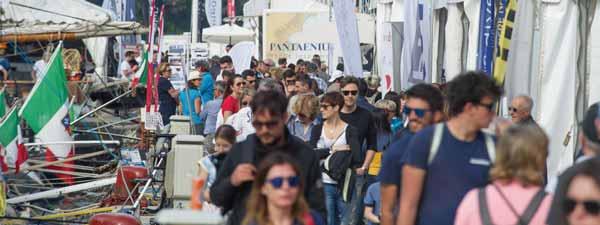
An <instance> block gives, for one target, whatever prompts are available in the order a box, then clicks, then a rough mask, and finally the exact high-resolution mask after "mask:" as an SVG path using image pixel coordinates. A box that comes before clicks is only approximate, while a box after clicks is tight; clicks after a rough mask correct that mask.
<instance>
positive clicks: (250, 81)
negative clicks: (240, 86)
mask: <svg viewBox="0 0 600 225" xmlns="http://www.w3.org/2000/svg"><path fill="white" fill-rule="evenodd" d="M254 82H256V80H249V81H248V83H249V84H254Z"/></svg>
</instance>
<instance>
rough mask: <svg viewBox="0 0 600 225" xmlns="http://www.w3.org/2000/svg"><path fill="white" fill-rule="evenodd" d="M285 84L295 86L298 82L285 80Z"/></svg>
mask: <svg viewBox="0 0 600 225" xmlns="http://www.w3.org/2000/svg"><path fill="white" fill-rule="evenodd" d="M285 82H286V83H287V85H294V84H296V80H285Z"/></svg>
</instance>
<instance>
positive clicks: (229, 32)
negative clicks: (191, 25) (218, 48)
mask: <svg viewBox="0 0 600 225" xmlns="http://www.w3.org/2000/svg"><path fill="white" fill-rule="evenodd" d="M202 40H203V41H204V42H208V43H221V44H236V43H238V42H242V41H254V31H251V30H248V29H246V28H243V27H240V26H238V25H235V24H233V25H230V24H225V25H222V26H215V27H209V28H205V29H203V30H202Z"/></svg>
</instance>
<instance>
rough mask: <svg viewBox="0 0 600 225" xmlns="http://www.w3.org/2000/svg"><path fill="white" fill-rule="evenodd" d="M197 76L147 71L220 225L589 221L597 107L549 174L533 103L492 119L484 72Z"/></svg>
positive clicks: (283, 66) (594, 215) (594, 198)
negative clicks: (400, 82)
mask: <svg viewBox="0 0 600 225" xmlns="http://www.w3.org/2000/svg"><path fill="white" fill-rule="evenodd" d="M195 67H196V70H195V71H192V72H191V73H190V74H189V75H188V76H187V79H188V85H187V87H186V89H185V90H183V91H181V92H179V91H176V90H175V89H174V88H173V86H172V85H171V84H170V82H169V80H168V78H169V76H170V69H169V67H168V65H167V64H164V65H160V66H159V67H158V68H159V73H160V75H161V78H160V80H159V84H158V92H159V100H160V112H161V115H162V117H163V121H164V122H165V123H166V124H168V123H169V117H170V116H172V115H174V114H176V113H177V111H179V113H181V114H183V115H188V116H190V118H191V121H192V123H193V124H194V126H193V129H192V132H193V133H194V134H201V135H206V136H207V137H208V138H207V139H206V140H207V141H206V143H205V144H206V145H207V146H212V147H208V148H207V149H208V153H209V155H207V156H206V157H205V158H203V159H202V160H201V161H200V162H199V166H200V168H201V174H200V176H201V177H202V178H203V179H205V180H206V181H207V182H206V185H205V188H204V192H203V194H202V201H203V202H204V204H205V206H210V207H205V210H209V209H212V210H219V211H220V212H222V213H223V214H224V215H227V224H231V225H234V224H235V225H237V224H245V225H255V224H256V225H263V224H272V225H292V224H327V225H340V224H344V225H347V224H352V225H360V224H382V225H392V224H395V225H415V224H418V225H431V224H434V225H444V224H485V225H489V224H522V225H525V224H572V225H579V224H581V225H584V224H600V158H598V157H596V156H597V154H598V153H600V110H599V109H598V105H599V103H596V104H594V105H593V106H592V107H590V108H589V109H588V111H587V113H586V117H585V120H584V121H582V122H581V124H580V125H581V130H582V132H581V134H580V137H579V142H580V144H581V146H582V150H581V153H580V154H579V156H578V157H577V159H576V162H577V163H576V164H575V165H574V166H573V167H572V168H569V169H567V170H566V171H565V172H563V173H562V174H561V175H560V176H555V175H549V174H547V172H546V168H547V165H546V158H547V156H548V154H549V152H548V143H549V140H548V137H547V135H546V134H545V132H544V130H543V129H542V128H540V127H539V126H538V125H537V124H536V122H535V120H534V119H533V117H532V115H531V111H532V109H533V106H534V104H533V100H532V99H531V98H530V97H528V96H525V95H519V96H516V97H515V98H513V99H511V104H510V107H509V108H508V111H509V112H510V117H511V118H510V120H508V119H507V120H501V119H497V116H496V114H497V107H498V104H497V103H498V100H499V99H500V98H501V97H502V95H503V90H502V88H501V87H499V86H498V85H497V84H496V83H495V82H494V81H493V79H491V78H490V77H489V76H487V75H485V74H484V73H481V72H466V73H463V74H461V75H459V76H457V77H456V78H454V79H453V80H451V81H449V82H448V83H446V84H443V85H435V84H417V85H414V86H412V87H410V88H409V89H407V90H404V91H402V92H400V93H397V92H393V91H392V92H387V93H385V94H383V93H381V92H380V91H379V90H378V88H379V82H380V80H379V78H378V77H377V76H367V77H365V78H357V77H354V76H344V75H343V73H342V70H343V65H338V66H337V67H336V71H335V72H334V73H331V74H329V73H327V67H326V66H325V65H324V64H322V63H321V61H320V59H319V57H318V56H315V57H313V59H311V60H307V61H304V60H298V61H297V62H296V63H289V64H288V62H287V60H286V59H279V60H278V61H277V65H275V62H274V61H273V60H270V59H266V60H262V61H258V60H253V61H252V65H251V66H250V69H247V70H244V71H237V70H235V68H234V66H233V62H232V59H231V58H230V57H229V56H223V57H220V58H212V59H211V60H209V61H199V62H197V63H196V64H195ZM215 67H218V68H215ZM178 105H179V110H177V107H178Z"/></svg>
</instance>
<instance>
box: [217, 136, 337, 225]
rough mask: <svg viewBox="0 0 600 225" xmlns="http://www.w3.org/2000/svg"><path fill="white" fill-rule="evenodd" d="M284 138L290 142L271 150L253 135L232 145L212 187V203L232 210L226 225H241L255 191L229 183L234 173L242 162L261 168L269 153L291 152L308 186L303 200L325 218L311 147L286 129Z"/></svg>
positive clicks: (318, 169) (245, 185)
mask: <svg viewBox="0 0 600 225" xmlns="http://www.w3.org/2000/svg"><path fill="white" fill-rule="evenodd" d="M285 138H286V140H287V143H286V144H285V145H283V146H282V147H271V146H264V145H262V143H261V142H260V140H259V139H258V137H256V134H251V135H249V136H248V137H247V138H246V140H245V141H243V142H239V143H237V144H235V145H234V146H233V148H232V149H231V151H230V152H229V154H228V155H227V158H225V161H224V162H223V165H222V166H221V168H220V169H219V170H218V171H217V178H216V180H215V183H214V184H213V185H212V186H211V188H210V198H211V200H212V202H213V203H214V204H215V205H217V206H220V207H222V208H223V214H226V213H228V212H229V211H231V215H230V216H229V219H228V221H227V224H230V225H238V224H241V222H242V220H243V218H244V215H245V211H246V200H247V198H248V196H249V195H250V191H251V190H252V182H245V183H242V184H241V185H240V186H239V187H234V186H233V185H232V184H231V182H230V176H231V174H232V173H233V171H234V170H235V168H236V167H237V166H238V165H240V164H242V163H252V164H253V165H255V166H258V164H259V163H260V161H261V160H262V159H264V158H265V157H266V156H267V154H268V153H270V152H274V151H280V152H286V153H289V154H290V156H291V157H292V158H294V159H297V160H298V161H297V163H298V165H300V167H301V168H300V169H301V170H302V177H303V178H304V181H305V184H306V185H305V186H306V187H305V190H304V197H305V198H306V200H307V201H308V204H309V206H310V208H311V209H314V210H316V211H317V212H319V213H321V214H322V216H323V217H325V216H326V212H325V195H324V192H323V184H322V182H321V169H320V167H319V158H318V157H317V155H316V153H315V151H314V150H313V149H312V148H311V147H310V146H308V145H307V144H306V143H304V142H303V141H302V140H300V139H299V138H297V137H295V136H294V135H291V134H290V132H289V131H288V130H287V128H286V130H285Z"/></svg>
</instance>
